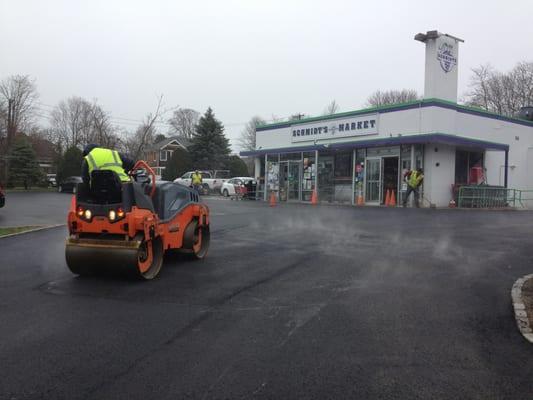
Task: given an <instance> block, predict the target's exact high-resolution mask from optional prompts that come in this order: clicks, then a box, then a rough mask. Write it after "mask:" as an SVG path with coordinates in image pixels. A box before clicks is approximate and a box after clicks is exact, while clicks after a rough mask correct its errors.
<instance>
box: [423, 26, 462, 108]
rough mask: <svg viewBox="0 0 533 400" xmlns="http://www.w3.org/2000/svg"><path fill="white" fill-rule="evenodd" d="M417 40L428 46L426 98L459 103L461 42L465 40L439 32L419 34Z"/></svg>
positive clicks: (425, 83)
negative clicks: (458, 86) (458, 70)
mask: <svg viewBox="0 0 533 400" xmlns="http://www.w3.org/2000/svg"><path fill="white" fill-rule="evenodd" d="M415 40H418V41H420V42H422V43H425V44H426V71H425V74H426V75H425V80H424V98H425V99H430V98H437V99H442V100H448V101H453V102H454V103H457V67H458V61H459V60H458V59H459V42H464V40H462V39H459V38H457V37H455V36H452V35H448V34H446V33H440V32H438V31H428V32H426V33H418V34H416V35H415Z"/></svg>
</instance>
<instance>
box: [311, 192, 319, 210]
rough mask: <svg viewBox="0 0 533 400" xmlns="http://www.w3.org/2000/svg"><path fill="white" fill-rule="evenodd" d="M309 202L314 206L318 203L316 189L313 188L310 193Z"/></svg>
mask: <svg viewBox="0 0 533 400" xmlns="http://www.w3.org/2000/svg"><path fill="white" fill-rule="evenodd" d="M311 204H312V205H314V206H316V205H317V204H318V196H317V194H316V189H315V190H313V194H312V195H311Z"/></svg>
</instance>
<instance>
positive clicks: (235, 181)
mask: <svg viewBox="0 0 533 400" xmlns="http://www.w3.org/2000/svg"><path fill="white" fill-rule="evenodd" d="M255 187H256V181H255V178H252V177H250V176H238V177H235V178H231V179H229V180H227V181H226V182H224V183H223V184H222V187H221V188H220V194H222V196H225V197H228V196H235V195H242V196H243V197H251V196H252V191H253V197H254V198H255Z"/></svg>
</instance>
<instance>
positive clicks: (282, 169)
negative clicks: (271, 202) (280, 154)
mask: <svg viewBox="0 0 533 400" xmlns="http://www.w3.org/2000/svg"><path fill="white" fill-rule="evenodd" d="M301 164H302V163H301V162H300V161H282V162H280V163H279V165H280V166H279V200H280V201H290V200H294V201H298V200H300V186H301V185H300V175H301V169H302V165H301Z"/></svg>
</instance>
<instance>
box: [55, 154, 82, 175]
mask: <svg viewBox="0 0 533 400" xmlns="http://www.w3.org/2000/svg"><path fill="white" fill-rule="evenodd" d="M82 160H83V153H82V152H81V150H80V149H78V148H77V147H76V146H72V147H69V148H68V149H67V150H66V151H65V154H63V157H61V159H60V160H59V165H58V167H57V178H56V179H57V182H58V183H59V182H61V181H62V180H63V179H65V178H67V177H69V176H80V175H81V162H82Z"/></svg>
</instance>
